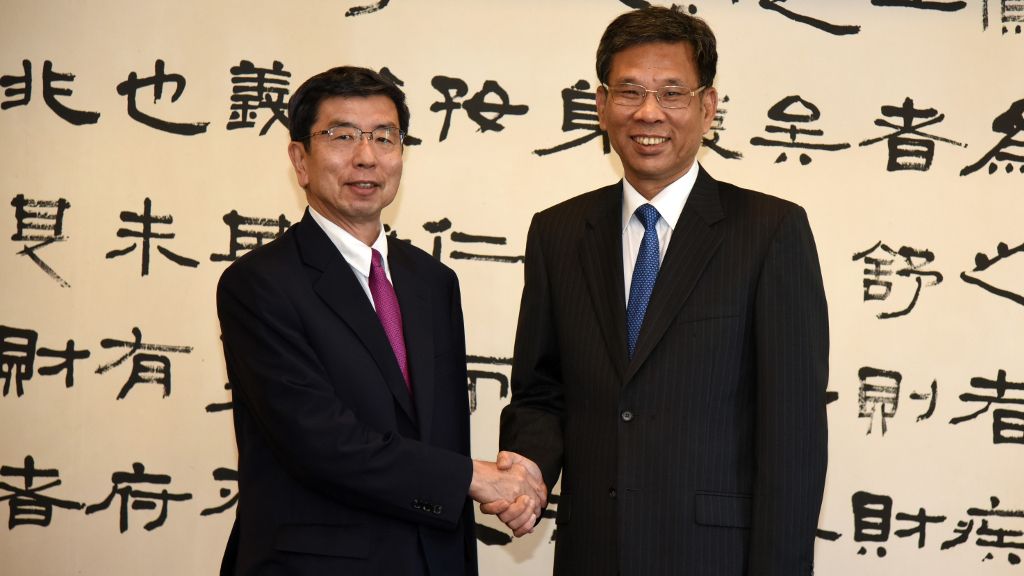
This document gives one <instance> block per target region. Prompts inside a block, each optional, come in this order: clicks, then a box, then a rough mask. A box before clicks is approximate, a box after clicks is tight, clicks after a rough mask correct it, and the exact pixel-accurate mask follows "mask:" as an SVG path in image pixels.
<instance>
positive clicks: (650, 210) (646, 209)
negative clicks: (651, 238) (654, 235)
mask: <svg viewBox="0 0 1024 576" xmlns="http://www.w3.org/2000/svg"><path fill="white" fill-rule="evenodd" d="M634 214H636V217H637V219H639V220H640V223H641V224H643V225H644V230H650V229H651V228H652V227H653V226H654V225H655V224H657V223H658V218H661V214H658V209H657V208H655V207H654V206H651V205H650V204H644V205H643V206H641V207H639V208H637V209H636V212H634Z"/></svg>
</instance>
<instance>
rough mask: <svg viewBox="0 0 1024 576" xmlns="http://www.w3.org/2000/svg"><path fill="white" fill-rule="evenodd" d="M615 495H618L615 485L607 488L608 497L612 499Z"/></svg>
mask: <svg viewBox="0 0 1024 576" xmlns="http://www.w3.org/2000/svg"><path fill="white" fill-rule="evenodd" d="M616 496H618V492H616V491H615V487H614V486H612V487H611V488H609V489H608V497H609V498H611V499H612V500H614V499H615V497H616Z"/></svg>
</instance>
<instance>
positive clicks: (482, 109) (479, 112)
mask: <svg viewBox="0 0 1024 576" xmlns="http://www.w3.org/2000/svg"><path fill="white" fill-rule="evenodd" d="M430 84H431V85H432V86H433V87H434V89H435V90H437V91H438V92H440V93H441V94H442V95H443V96H444V102H434V103H433V104H431V105H430V111H431V112H440V111H441V110H444V123H443V124H442V125H441V137H440V139H439V140H438V142H444V141H445V139H447V138H448V129H449V127H451V121H452V112H453V111H454V110H458V109H459V108H462V109H463V110H465V111H466V116H468V117H469V119H470V120H472V121H473V122H475V123H476V125H477V126H478V127H479V130H478V131H479V132H487V131H494V132H501V131H502V130H504V129H505V127H504V126H503V125H502V124H501V123H499V122H498V121H499V120H501V119H502V118H504V117H505V116H506V115H508V114H512V115H517V116H522V115H524V114H526V112H527V111H528V110H529V109H530V108H529V107H528V106H526V105H525V104H510V103H509V97H508V92H506V91H505V89H504V88H502V87H501V86H500V85H499V84H498V83H497V82H495V81H494V80H487V81H485V82H484V85H483V87H482V88H481V89H480V91H479V92H477V93H476V94H474V95H473V96H472V97H470V98H469V99H468V100H465V101H464V102H458V101H457V100H458V99H460V98H462V97H463V96H465V95H466V94H468V93H469V86H467V85H466V82H465V81H464V80H462V79H460V78H449V77H447V76H434V78H433V79H432V80H431V81H430ZM491 94H493V95H495V96H497V97H498V102H490V101H488V100H487V97H488V96H490V95H491ZM485 114H490V115H491V116H490V117H488V116H485Z"/></svg>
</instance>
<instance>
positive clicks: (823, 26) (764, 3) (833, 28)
mask: <svg viewBox="0 0 1024 576" xmlns="http://www.w3.org/2000/svg"><path fill="white" fill-rule="evenodd" d="M785 1H786V0H759V2H758V5H759V6H761V8H764V9H765V10H771V11H773V12H778V13H779V14H782V15H783V16H785V17H786V18H789V19H790V20H792V21H794V22H799V23H801V24H807V25H808V26H811V27H813V28H817V29H818V30H821V31H822V32H828V33H829V34H832V35H834V36H846V35H849V34H857V33H858V32H860V26H852V25H842V24H832V23H830V22H826V21H824V20H819V19H817V18H812V17H810V16H805V15H803V14H798V13H796V12H794V11H792V10H790V9H788V8H784V7H782V6H781V4H782V3H783V2H785Z"/></svg>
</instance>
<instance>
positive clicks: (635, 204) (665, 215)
mask: <svg viewBox="0 0 1024 576" xmlns="http://www.w3.org/2000/svg"><path fill="white" fill-rule="evenodd" d="M699 167H700V165H699V164H698V163H697V160H694V161H693V164H692V165H691V166H690V169H689V170H687V171H686V174H683V175H682V176H681V177H680V178H679V179H678V180H676V181H675V182H673V183H671V184H669V185H668V186H666V187H665V188H664V189H663V190H662V191H661V192H658V194H657V195H656V196H655V197H654V198H653V199H652V200H650V201H648V200H647V199H646V198H644V197H643V196H642V195H641V194H640V193H639V192H637V191H636V188H634V187H633V185H632V184H630V183H629V180H626V179H625V178H623V179H622V230H623V231H625V230H626V226H627V225H628V224H629V219H630V217H631V216H633V213H634V212H636V209H637V208H639V207H641V206H643V205H644V204H651V205H652V206H654V207H655V208H656V209H657V210H658V214H661V218H662V219H663V220H664V221H665V223H666V224H668V226H669V228H670V229H671V230H672V231H673V232H674V231H675V229H676V223H678V222H679V215H680V214H682V213H683V206H685V205H686V199H687V198H689V197H690V192H691V191H692V190H693V185H694V183H695V182H696V181H697V172H699Z"/></svg>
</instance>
